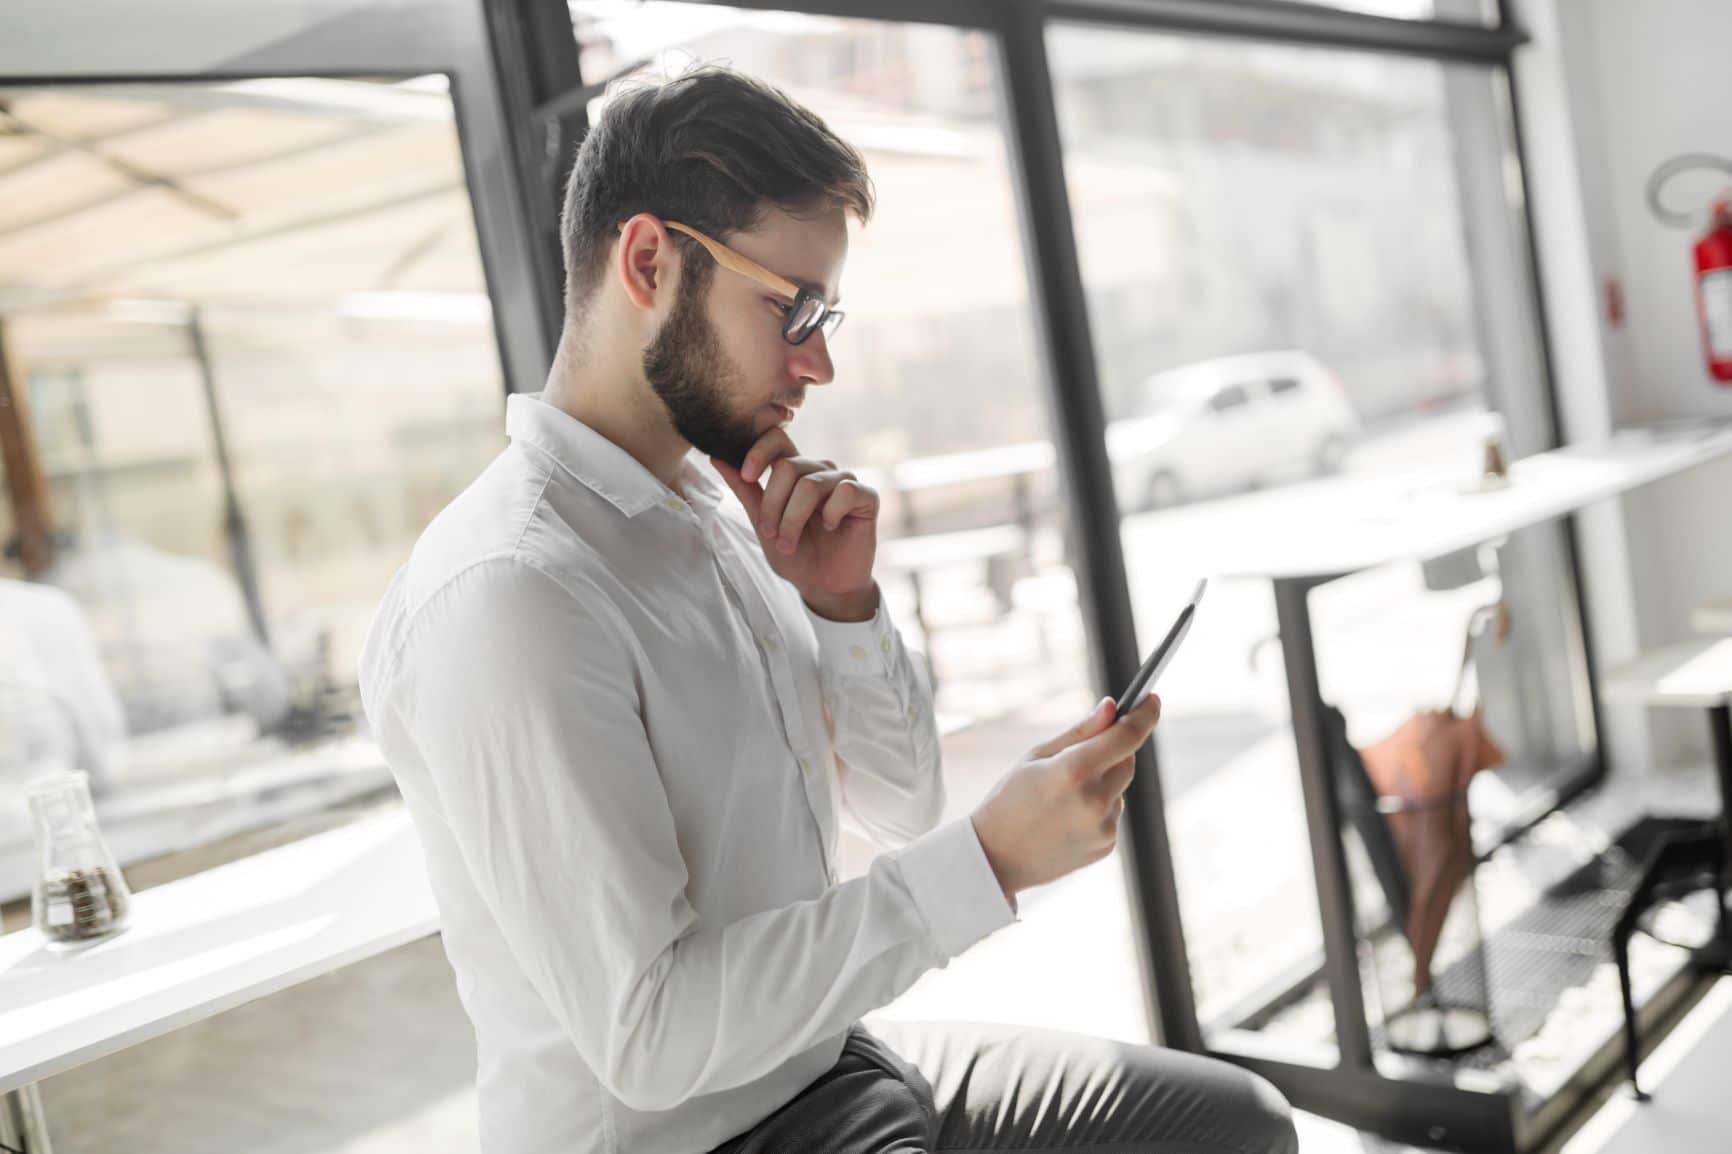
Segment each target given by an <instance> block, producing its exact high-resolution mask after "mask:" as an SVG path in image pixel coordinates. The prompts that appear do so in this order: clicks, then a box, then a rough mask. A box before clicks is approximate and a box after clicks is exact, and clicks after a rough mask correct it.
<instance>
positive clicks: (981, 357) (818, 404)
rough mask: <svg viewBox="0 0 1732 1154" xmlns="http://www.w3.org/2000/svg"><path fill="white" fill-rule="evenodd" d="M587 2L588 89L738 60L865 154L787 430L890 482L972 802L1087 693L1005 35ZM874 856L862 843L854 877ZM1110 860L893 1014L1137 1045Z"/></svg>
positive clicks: (910, 630) (903, 558)
mask: <svg viewBox="0 0 1732 1154" xmlns="http://www.w3.org/2000/svg"><path fill="white" fill-rule="evenodd" d="M572 13H573V18H574V23H575V25H576V29H577V36H578V39H579V43H580V45H581V49H582V66H583V74H584V76H585V78H586V79H587V80H589V81H591V82H594V81H598V80H601V79H603V78H606V77H608V76H611V75H614V74H615V73H617V72H619V71H621V70H623V69H625V68H628V67H630V66H632V65H634V64H638V63H640V62H643V63H644V64H645V67H644V69H643V71H644V72H646V73H648V74H649V75H651V76H652V77H659V76H668V75H673V74H677V72H678V71H680V70H681V69H682V68H684V67H686V66H688V65H690V64H693V63H697V62H707V61H712V60H723V61H726V62H727V63H729V64H731V65H733V66H734V67H736V68H739V69H741V70H743V71H745V72H748V73H751V74H752V75H754V76H757V77H760V78H762V79H764V80H766V81H768V82H770V83H772V84H775V85H777V86H778V87H780V88H782V89H783V90H784V91H785V92H787V93H788V95H789V96H791V97H793V98H794V99H795V100H798V101H800V102H801V103H802V104H805V105H806V106H807V107H809V108H811V109H812V110H813V111H815V112H816V113H817V114H818V115H820V116H821V117H823V118H824V119H825V121H826V122H827V123H828V124H829V126H830V127H831V128H832V129H833V130H835V131H836V132H837V133H838V134H839V135H840V136H841V137H843V138H844V139H845V140H848V141H849V142H850V143H852V144H853V145H854V146H855V147H857V148H858V149H860V151H861V152H862V153H863V154H864V155H865V157H866V160H867V163H868V165H869V166H870V170H871V174H872V179H873V182H874V184H875V185H876V188H877V194H878V199H877V212H876V215H875V217H874V219H873V220H872V221H871V223H870V224H868V225H867V226H866V227H865V228H859V227H851V232H850V241H849V255H848V261H847V265H846V267H845V270H844V273H843V279H842V287H841V291H842V296H843V300H844V302H845V305H846V308H847V310H848V323H847V325H846V327H844V329H843V330H842V331H841V334H840V336H839V337H838V339H837V341H836V342H835V344H834V345H833V346H832V349H831V352H832V356H833V358H834V360H835V364H836V378H835V381H834V383H832V384H831V385H828V386H826V387H824V388H820V389H814V390H812V392H811V394H810V395H809V397H808V401H807V404H806V405H805V407H804V408H803V409H802V410H801V413H800V418H799V420H798V421H797V422H796V423H795V424H794V425H793V426H792V428H791V430H790V432H791V433H792V435H793V437H794V439H795V441H796V442H797V443H798V444H799V446H800V448H801V451H802V452H805V453H809V454H817V455H821V456H825V457H830V458H833V459H835V460H837V461H839V462H842V463H843V464H844V465H846V466H848V467H850V468H854V469H857V470H859V471H861V472H862V473H864V474H867V475H869V476H871V477H872V478H873V480H874V482H875V483H876V484H877V485H878V487H879V488H880V490H881V492H882V493H883V495H884V498H885V504H886V509H885V515H884V521H883V524H884V530H883V538H884V540H883V542H882V544H881V547H880V552H879V562H878V576H879V580H880V584H881V586H882V587H883V589H884V592H885V596H886V599H887V602H888V604H889V605H890V608H891V612H892V613H893V615H894V617H895V619H896V621H897V623H898V625H899V626H900V627H901V628H902V630H903V631H904V635H905V636H906V637H908V638H909V639H910V642H911V644H912V645H913V646H914V647H916V648H919V649H922V650H924V652H925V654H926V655H927V658H928V659H929V663H930V667H931V669H932V671H933V674H934V677H935V696H936V700H937V706H938V710H939V715H940V723H941V725H942V727H943V728H944V730H945V738H944V761H945V775H946V780H947V784H948V787H949V797H950V813H949V814H948V815H947V816H952V817H953V816H958V815H961V814H966V813H967V812H969V811H970V810H972V809H973V808H974V806H976V805H977V804H979V802H980V800H981V799H982V798H983V797H984V796H985V794H986V792H987V791H988V790H989V789H990V788H991V787H992V786H993V785H994V784H995V783H996V782H997V780H998V778H999V777H1000V776H1002V774H1003V773H1004V772H1005V771H1006V770H1008V769H1009V768H1010V767H1011V765H1012V764H1014V763H1015V761H1016V760H1017V759H1018V758H1019V756H1020V755H1021V754H1022V753H1023V752H1024V751H1025V750H1026V749H1027V748H1028V747H1029V746H1031V745H1033V744H1035V743H1036V742H1037V741H1040V740H1042V739H1044V738H1045V737H1048V736H1051V735H1052V734H1054V733H1056V732H1058V731H1059V730H1061V729H1062V728H1064V726H1066V725H1067V724H1070V723H1071V722H1072V721H1074V720H1075V718H1076V717H1078V716H1081V715H1082V714H1083V713H1084V712H1086V711H1087V709H1088V707H1089V705H1090V704H1092V700H1091V696H1092V694H1091V685H1090V678H1089V674H1088V666H1087V661H1086V658H1085V654H1084V650H1083V633H1082V628H1081V617H1080V613H1079V610H1078V608H1077V604H1076V588H1075V582H1074V580H1072V578H1071V573H1070V570H1069V568H1068V567H1067V565H1066V564H1065V563H1064V559H1063V556H1062V554H1063V544H1062V541H1061V534H1060V530H1059V525H1058V510H1059V501H1058V495H1057V492H1056V484H1057V483H1056V479H1055V474H1054V468H1053V460H1054V454H1053V448H1052V443H1051V440H1050V437H1051V422H1050V417H1049V410H1048V388H1047V386H1046V383H1045V382H1044V381H1043V379H1042V376H1041V372H1042V370H1041V367H1040V366H1041V363H1042V362H1041V357H1040V351H1039V349H1038V348H1037V347H1036V344H1035V339H1034V332H1035V327H1036V326H1035V323H1034V316H1033V305H1032V304H1031V301H1030V293H1029V285H1028V280H1027V273H1026V269H1025V264H1024V260H1025V257H1024V252H1023V247H1022V243H1021V237H1022V230H1021V227H1020V225H1019V222H1018V219H1017V213H1016V204H1015V195H1014V191H1013V190H1014V185H1013V178H1012V175H1011V170H1010V162H1009V159H1008V157H1007V149H1006V133H1005V128H1004V124H1003V116H1004V105H1005V101H1004V98H1003V93H1002V92H1001V91H1000V87H999V81H998V75H999V74H998V66H997V60H996V55H995V54H996V49H995V47H994V45H993V43H992V41H991V40H990V38H988V37H986V36H985V35H983V34H980V33H972V32H963V31H958V30H954V29H947V28H937V27H925V26H919V25H905V24H881V23H875V22H872V21H864V20H841V19H831V18H824V17H813V16H799V15H792V14H787V13H761V12H745V11H736V10H731V9H727V8H723V7H720V6H716V5H708V4H706V5H701V6H697V5H682V4H653V3H652V4H626V3H588V2H581V3H574V4H573V5H572ZM876 852H877V850H876V847H874V846H873V845H872V844H871V843H870V842H868V841H867V840H866V839H865V837H864V836H862V835H860V834H858V833H857V832H854V831H850V832H849V833H848V835H847V844H846V846H845V851H844V868H845V872H847V873H850V874H854V873H860V872H863V871H864V869H865V868H866V865H867V864H868V862H869V861H870V860H871V857H872V856H873V854H874V853H876ZM1121 871H1122V866H1121V865H1120V863H1119V861H1118V860H1117V858H1116V856H1114V857H1112V858H1108V859H1105V860H1103V861H1101V862H1098V863H1096V864H1095V865H1093V866H1091V867H1089V868H1088V869H1086V870H1083V871H1080V872H1079V873H1077V874H1074V875H1072V876H1071V877H1070V878H1067V879H1064V880H1063V881H1060V882H1058V883H1055V884H1054V885H1053V886H1050V887H1045V888H1043V889H1042V890H1039V891H1035V892H1032V893H1028V894H1025V895H1023V896H1022V899H1021V902H1020V904H1021V907H1022V912H1023V924H1022V925H1019V926H1017V927H1013V928H1012V929H1011V930H1008V931H1006V932H1005V933H1003V934H998V935H994V936H993V937H992V938H991V939H989V940H988V941H986V942H983V943H982V944H981V945H979V946H977V947H976V948H975V949H973V950H971V951H969V953H968V954H967V955H966V956H965V957H962V958H958V959H956V960H954V961H953V962H952V963H951V964H950V966H949V967H947V968H946V969H943V970H935V971H933V972H932V973H930V974H928V975H926V977H924V978H923V979H922V980H921V981H920V982H919V983H917V984H916V985H915V987H914V988H913V989H911V990H910V991H909V992H908V993H907V994H906V995H905V996H904V997H903V998H902V999H901V1000H900V1001H898V1002H897V1003H896V1004H894V1005H893V1006H891V1007H888V1008H887V1009H886V1011H885V1012H886V1013H887V1014H890V1015H902V1016H907V1017H915V1018H919V1017H934V1016H958V1017H965V1018H979V1019H985V1020H1000V1021H1016V1022H1024V1023H1029V1024H1035V1025H1049V1026H1054V1027H1062V1028H1070V1029H1081V1030H1088V1031H1091V1032H1095V1033H1099V1034H1102V1035H1106V1036H1114V1037H1121V1038H1125V1039H1127V1040H1142V1039H1146V1037H1147V1022H1146V1012H1145V1009H1144V1001H1143V993H1142V989H1141V986H1140V980H1139V978H1138V977H1137V972H1136V962H1135V957H1136V955H1135V950H1134V947H1133V944H1132V940H1131V927H1130V922H1129V916H1128V908H1129V905H1128V902H1127V901H1126V898H1125V893H1124V887H1123V881H1122V872H1121ZM1053 973H1063V974H1064V975H1065V980H1064V981H1062V982H1053V981H1051V980H1050V975H1052V974H1053Z"/></svg>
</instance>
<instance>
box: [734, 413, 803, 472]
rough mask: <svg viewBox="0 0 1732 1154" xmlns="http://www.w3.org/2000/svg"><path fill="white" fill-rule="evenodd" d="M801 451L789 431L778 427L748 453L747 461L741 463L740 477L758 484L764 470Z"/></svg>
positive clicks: (765, 435)
mask: <svg viewBox="0 0 1732 1154" xmlns="http://www.w3.org/2000/svg"><path fill="white" fill-rule="evenodd" d="M798 452H799V450H798V449H796V448H794V438H792V437H790V436H789V435H788V430H786V429H784V428H782V427H781V426H780V425H777V426H776V427H775V428H773V429H771V430H770V431H769V432H767V433H765V434H764V435H763V436H761V437H759V438H758V443H757V444H755V445H753V446H752V447H751V448H750V449H748V450H747V451H746V459H745V460H744V461H741V462H740V476H741V477H743V478H745V479H746V480H747V481H749V482H751V483H752V484H754V485H755V484H757V483H758V478H759V477H762V476H763V475H764V470H765V469H768V468H769V467H770V466H771V465H772V464H774V463H775V462H777V461H779V460H781V459H782V458H783V457H792V456H794V455H795V454H796V453H798Z"/></svg>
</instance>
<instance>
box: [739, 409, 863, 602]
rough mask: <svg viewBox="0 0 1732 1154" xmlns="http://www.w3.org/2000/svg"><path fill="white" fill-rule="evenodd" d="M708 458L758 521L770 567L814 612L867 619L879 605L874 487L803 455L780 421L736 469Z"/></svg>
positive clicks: (759, 532) (833, 463)
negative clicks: (875, 575) (764, 481)
mask: <svg viewBox="0 0 1732 1154" xmlns="http://www.w3.org/2000/svg"><path fill="white" fill-rule="evenodd" d="M710 463H711V464H713V465H714V466H715V467H716V471H717V472H718V473H720V474H721V475H722V479H723V480H724V481H726V482H727V483H728V487H729V488H731V489H732V490H733V491H734V496H736V497H738V498H739V500H740V504H741V505H742V506H744V508H745V510H746V514H747V516H749V517H751V519H752V523H753V524H754V525H756V526H757V529H758V543H759V544H760V545H762V546H763V548H764V556H765V557H766V558H767V559H768V560H769V562H770V568H771V569H773V570H774V571H775V572H776V574H777V575H778V576H780V577H782V578H784V579H785V580H787V581H788V582H790V583H791V584H792V585H793V586H794V588H796V589H798V590H799V591H800V596H801V597H803V598H804V599H805V601H806V604H807V605H809V606H811V608H812V610H813V611H814V612H815V613H817V614H819V615H820V616H822V617H828V618H831V619H833V620H838V621H865V620H869V619H870V618H871V617H872V615H873V614H874V613H876V612H877V611H878V587H877V585H875V584H874V583H873V581H872V559H873V557H874V555H875V554H876V553H877V550H878V504H879V501H878V492H877V490H875V489H873V488H872V487H871V486H870V485H867V484H864V483H862V482H861V481H860V480H859V479H858V478H857V477H855V476H854V474H853V473H850V472H848V471H847V470H846V469H838V468H837V467H836V462H834V461H826V460H818V459H814V458H811V457H801V456H799V455H798V450H796V449H795V448H794V442H793V440H792V439H791V438H790V437H789V436H788V431H787V430H786V429H784V428H781V427H780V426H778V427H776V428H774V429H771V430H770V431H769V432H767V433H765V434H764V435H763V436H762V437H760V438H759V439H758V443H757V444H755V445H753V446H752V448H751V451H750V452H748V453H747V454H746V459H745V461H744V462H743V463H742V465H741V467H740V468H739V469H738V470H736V469H734V468H733V466H731V465H729V464H728V463H727V462H726V461H722V460H719V459H717V458H715V457H711V458H710ZM766 473H767V474H768V477H769V481H768V483H767V484H763V485H760V483H759V482H760V478H762V477H764V476H765V475H766Z"/></svg>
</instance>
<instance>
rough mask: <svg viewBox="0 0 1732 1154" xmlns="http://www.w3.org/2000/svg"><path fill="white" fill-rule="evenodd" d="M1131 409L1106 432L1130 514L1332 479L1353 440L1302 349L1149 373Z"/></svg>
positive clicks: (1338, 403)
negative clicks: (1281, 482)
mask: <svg viewBox="0 0 1732 1154" xmlns="http://www.w3.org/2000/svg"><path fill="white" fill-rule="evenodd" d="M1131 412H1132V414H1133V415H1132V416H1129V417H1126V418H1124V419H1122V420H1117V421H1113V422H1112V423H1111V424H1109V425H1108V426H1107V456H1108V458H1109V459H1110V460H1111V462H1112V468H1113V481H1114V484H1115V485H1116V487H1117V493H1118V499H1119V505H1120V506H1121V507H1122V508H1124V509H1127V510H1129V509H1149V508H1162V507H1165V506H1169V505H1176V504H1180V503H1182V502H1185V501H1190V500H1195V499H1196V498H1199V497H1206V496H1215V495H1219V494H1223V493H1232V492H1237V491H1240V490H1243V489H1251V488H1255V487H1257V486H1259V485H1266V484H1270V483H1273V482H1275V481H1278V480H1286V479H1293V478H1299V477H1308V476H1323V475H1327V474H1330V473H1334V472H1336V471H1337V470H1339V469H1340V467H1341V462H1342V460H1343V458H1345V457H1346V455H1347V451H1348V449H1349V448H1350V447H1351V446H1352V445H1353V443H1354V441H1355V440H1357V439H1358V437H1359V434H1360V423H1359V415H1358V414H1357V413H1356V412H1354V410H1353V405H1352V403H1351V402H1350V401H1348V399H1347V393H1346V390H1345V389H1343V388H1342V386H1341V381H1340V378H1338V377H1337V376H1336V375H1335V374H1334V373H1333V372H1331V371H1330V370H1329V369H1328V368H1326V367H1325V366H1324V365H1323V363H1322V362H1321V361H1319V360H1318V359H1317V358H1316V357H1314V356H1312V355H1311V354H1310V353H1307V352H1300V351H1287V352H1267V353H1248V354H1245V355H1243V356H1234V357H1221V358H1218V359H1216V360H1210V361H1199V362H1197V363H1196V364H1191V365H1185V366H1183V367H1182V368H1177V369H1171V370H1168V371H1167V372H1162V373H1156V374H1155V375H1154V376H1152V377H1150V378H1148V379H1147V380H1146V381H1144V382H1143V383H1142V385H1140V386H1139V387H1138V390H1137V394H1136V396H1135V397H1134V399H1133V403H1132V408H1131Z"/></svg>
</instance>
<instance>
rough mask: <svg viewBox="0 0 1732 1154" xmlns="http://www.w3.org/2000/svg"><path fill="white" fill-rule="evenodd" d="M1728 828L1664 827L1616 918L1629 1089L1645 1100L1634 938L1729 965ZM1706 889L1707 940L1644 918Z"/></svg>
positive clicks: (1705, 824)
mask: <svg viewBox="0 0 1732 1154" xmlns="http://www.w3.org/2000/svg"><path fill="white" fill-rule="evenodd" d="M1727 872H1728V871H1727V861H1726V833H1725V829H1724V819H1716V820H1713V821H1701V822H1681V823H1679V828H1676V829H1672V830H1668V831H1666V832H1665V833H1662V834H1661V835H1660V837H1659V839H1658V840H1657V841H1656V842H1655V843H1654V845H1653V848H1652V849H1650V850H1649V851H1648V855H1647V858H1646V860H1645V861H1644V862H1643V864H1642V874H1641V880H1640V881H1638V882H1637V883H1636V888H1635V889H1634V890H1632V891H1631V893H1630V899H1629V901H1628V902H1627V903H1626V904H1625V906H1624V912H1623V914H1622V915H1621V916H1620V917H1619V918H1618V924H1617V925H1616V926H1615V927H1613V929H1612V956H1613V958H1614V960H1615V961H1616V962H1617V964H1618V992H1619V993H1620V994H1621V995H1622V997H1623V999H1624V1062H1625V1064H1626V1066H1627V1067H1628V1069H1629V1072H1630V1090H1631V1092H1632V1093H1634V1095H1635V1097H1636V1100H1637V1101H1640V1102H1646V1101H1647V1100H1648V1095H1647V1094H1646V1093H1644V1092H1643V1090H1642V1087H1641V1084H1640V1083H1639V1082H1638V1081H1637V1079H1636V1069H1637V1066H1638V1065H1639V1064H1640V1055H1641V1040H1640V1038H1639V1037H1638V1035H1637V1026H1636V1003H1635V998H1634V996H1633V995H1632V993H1631V989H1630V939H1631V937H1633V936H1634V935H1635V933H1636V931H1637V930H1641V931H1642V932H1644V933H1646V934H1647V935H1648V936H1649V937H1652V938H1654V939H1656V940H1657V941H1662V942H1666V943H1667V944H1668V945H1675V946H1678V947H1679V948H1682V949H1693V950H1695V952H1696V961H1697V963H1698V964H1699V965H1702V966H1705V967H1712V968H1719V969H1721V970H1725V969H1726V967H1727V960H1728V957H1729V956H1732V941H1729V939H1728V937H1727V922H1726V902H1725V898H1724V894H1725V893H1726V881H1727ZM1704 890H1708V891H1712V893H1713V894H1714V898H1715V901H1714V906H1715V916H1714V936H1713V938H1712V939H1710V940H1709V941H1708V942H1707V943H1689V942H1678V941H1673V940H1671V939H1669V938H1667V937H1665V936H1664V935H1663V934H1662V933H1661V932H1660V930H1659V928H1658V927H1657V926H1655V925H1653V924H1651V923H1650V924H1644V919H1646V918H1649V917H1650V915H1652V914H1653V912H1654V911H1655V910H1656V908H1657V907H1659V906H1661V905H1662V904H1663V903H1666V902H1670V901H1676V900H1679V899H1681V898H1685V897H1688V896H1690V895H1691V894H1695V893H1700V892H1702V891H1704Z"/></svg>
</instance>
